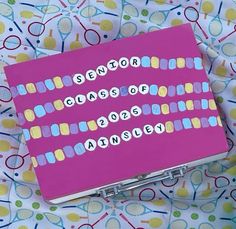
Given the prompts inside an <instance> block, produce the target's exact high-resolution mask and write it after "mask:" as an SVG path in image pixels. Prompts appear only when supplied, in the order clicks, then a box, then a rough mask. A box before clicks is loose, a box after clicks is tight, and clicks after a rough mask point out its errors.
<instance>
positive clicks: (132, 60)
mask: <svg viewBox="0 0 236 229" xmlns="http://www.w3.org/2000/svg"><path fill="white" fill-rule="evenodd" d="M140 64H141V61H140V58H139V57H137V56H133V57H131V58H130V65H131V66H132V67H134V68H137V67H139V66H140Z"/></svg>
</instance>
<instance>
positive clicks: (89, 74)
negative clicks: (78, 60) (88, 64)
mask: <svg viewBox="0 0 236 229" xmlns="http://www.w3.org/2000/svg"><path fill="white" fill-rule="evenodd" d="M96 78H97V73H96V72H95V71H94V70H88V71H87V72H86V79H87V80H90V81H93V80H95V79H96Z"/></svg>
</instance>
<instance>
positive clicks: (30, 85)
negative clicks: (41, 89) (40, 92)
mask: <svg viewBox="0 0 236 229" xmlns="http://www.w3.org/2000/svg"><path fill="white" fill-rule="evenodd" d="M26 90H27V91H28V92H29V93H31V94H33V93H35V92H36V88H35V86H34V84H33V83H27V84H26Z"/></svg>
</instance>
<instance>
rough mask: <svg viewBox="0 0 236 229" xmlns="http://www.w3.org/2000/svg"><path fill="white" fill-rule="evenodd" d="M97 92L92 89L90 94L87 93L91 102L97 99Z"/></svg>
mask: <svg viewBox="0 0 236 229" xmlns="http://www.w3.org/2000/svg"><path fill="white" fill-rule="evenodd" d="M97 97H98V96H97V93H96V92H94V91H90V92H89V93H88V94H87V99H88V101H90V102H93V101H95V100H96V99H97Z"/></svg>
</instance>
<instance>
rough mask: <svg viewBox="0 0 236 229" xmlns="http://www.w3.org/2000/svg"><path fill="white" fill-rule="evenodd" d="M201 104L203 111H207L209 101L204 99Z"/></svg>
mask: <svg viewBox="0 0 236 229" xmlns="http://www.w3.org/2000/svg"><path fill="white" fill-rule="evenodd" d="M201 104H202V109H203V110H204V109H207V108H208V101H207V99H202V100H201Z"/></svg>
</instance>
